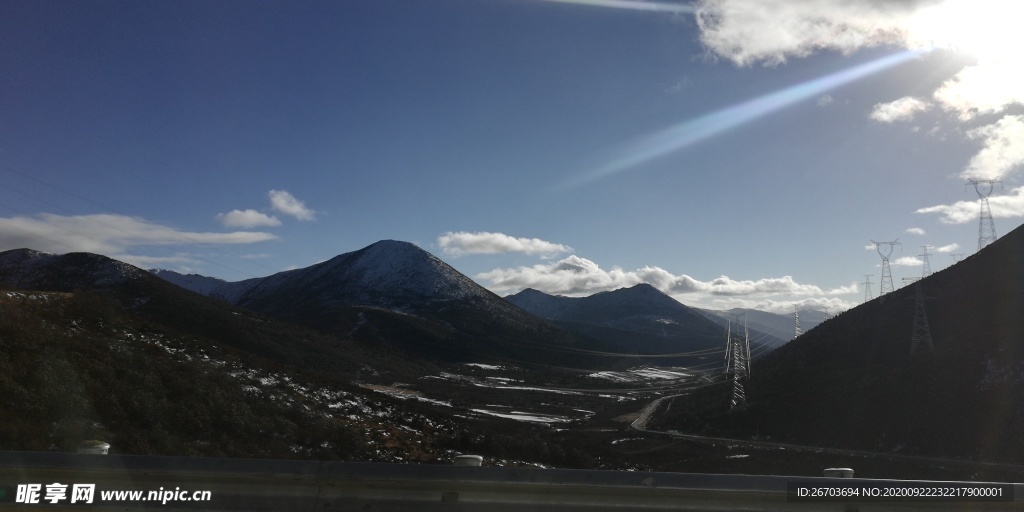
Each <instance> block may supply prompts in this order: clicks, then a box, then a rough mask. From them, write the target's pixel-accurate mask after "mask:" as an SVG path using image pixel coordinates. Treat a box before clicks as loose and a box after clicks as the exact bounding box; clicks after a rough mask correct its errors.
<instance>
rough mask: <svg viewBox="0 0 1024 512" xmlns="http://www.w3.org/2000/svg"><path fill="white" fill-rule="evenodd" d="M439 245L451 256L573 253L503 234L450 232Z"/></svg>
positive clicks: (568, 249) (541, 241) (547, 255)
mask: <svg viewBox="0 0 1024 512" xmlns="http://www.w3.org/2000/svg"><path fill="white" fill-rule="evenodd" d="M437 245H438V246H439V247H441V250H442V251H444V253H445V254H447V255H449V256H463V255H466V254H499V253H509V252H521V253H525V254H538V255H541V256H545V257H550V256H554V255H556V254H562V253H566V252H572V247H569V246H567V245H562V244H556V243H552V242H547V241H544V240H541V239H539V238H516V237H513V236H509V235H506V234H503V233H488V232H479V233H468V232H465V231H459V232H448V233H445V234H443V235H441V236H439V237H437Z"/></svg>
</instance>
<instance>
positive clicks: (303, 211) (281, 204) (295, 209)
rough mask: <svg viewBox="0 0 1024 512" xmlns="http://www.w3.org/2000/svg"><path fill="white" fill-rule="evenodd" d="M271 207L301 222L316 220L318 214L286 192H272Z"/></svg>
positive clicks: (270, 193) (270, 194) (270, 195)
mask: <svg viewBox="0 0 1024 512" xmlns="http://www.w3.org/2000/svg"><path fill="white" fill-rule="evenodd" d="M267 195H268V196H269V197H270V207H271V208H273V209H274V210H276V211H279V212H281V213H283V214H285V215H291V216H292V217H295V218H296V219H299V220H316V212H314V211H313V210H310V209H309V208H307V207H306V204H305V203H303V202H302V201H299V200H298V199H296V198H295V196H293V195H291V194H290V193H289V192H287V191H285V190H271V191H270V192H269V193H268V194H267Z"/></svg>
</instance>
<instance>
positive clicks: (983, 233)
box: [964, 179, 1002, 251]
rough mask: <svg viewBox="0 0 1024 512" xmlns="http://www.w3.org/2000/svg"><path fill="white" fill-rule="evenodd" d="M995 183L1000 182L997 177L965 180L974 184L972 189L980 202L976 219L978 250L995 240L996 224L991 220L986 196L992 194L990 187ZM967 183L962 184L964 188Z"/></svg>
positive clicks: (969, 183) (990, 209)
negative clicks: (977, 218)
mask: <svg viewBox="0 0 1024 512" xmlns="http://www.w3.org/2000/svg"><path fill="white" fill-rule="evenodd" d="M996 183H999V184H1002V182H1000V181H999V180H998V179H991V180H967V185H974V191H975V192H977V193H978V200H979V203H981V213H980V216H979V217H980V218H979V220H978V250H979V251H980V250H982V249H984V248H985V246H986V245H988V244H990V243H992V242H995V241H996V224H995V222H994V221H993V220H992V208H990V207H989V205H988V196H990V195H992V188H993V187H994V186H995V184H996ZM967 185H964V187H965V188H966V187H967Z"/></svg>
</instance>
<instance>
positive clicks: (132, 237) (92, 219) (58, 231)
mask: <svg viewBox="0 0 1024 512" xmlns="http://www.w3.org/2000/svg"><path fill="white" fill-rule="evenodd" d="M275 238H277V237H276V236H274V235H273V234H271V233H263V232H258V231H233V232H228V233H209V232H206V233H204V232H195V231H182V230H179V229H176V228H173V227H170V226H164V225H162V224H158V223H155V222H150V221H147V220H145V219H141V218H138V217H129V216H126V215H115V214H97V215H75V216H63V215H54V214H49V213H42V214H38V215H34V216H17V217H6V218H0V244H2V245H0V250H8V249H18V248H22V247H26V248H30V249H35V250H39V251H45V252H55V253H65V252H78V251H81V252H92V253H97V254H104V255H107V256H111V257H118V256H117V255H120V254H122V253H124V252H125V251H127V250H128V249H131V248H134V247H140V246H171V245H194V244H251V243H256V242H264V241H267V240H273V239H275ZM136 258H142V257H141V256H136ZM118 259H121V258H118Z"/></svg>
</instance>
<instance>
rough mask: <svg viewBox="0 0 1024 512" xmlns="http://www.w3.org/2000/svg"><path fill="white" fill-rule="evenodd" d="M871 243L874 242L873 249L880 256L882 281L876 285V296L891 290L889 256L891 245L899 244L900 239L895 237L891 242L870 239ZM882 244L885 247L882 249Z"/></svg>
mask: <svg viewBox="0 0 1024 512" xmlns="http://www.w3.org/2000/svg"><path fill="white" fill-rule="evenodd" d="M871 243H873V244H875V250H876V251H878V255H879V256H881V257H882V283H881V284H880V285H879V287H878V296H879V297H881V296H882V295H885V294H887V293H889V292H891V291H892V290H893V287H892V269H891V268H889V256H891V255H892V249H893V247H895V246H897V245H900V239H899V238H897V239H896V240H893V241H892V242H876V241H874V240H872V241H871ZM883 246H884V247H886V248H885V249H883Z"/></svg>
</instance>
